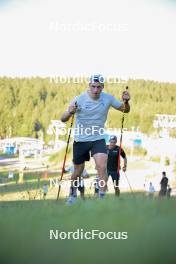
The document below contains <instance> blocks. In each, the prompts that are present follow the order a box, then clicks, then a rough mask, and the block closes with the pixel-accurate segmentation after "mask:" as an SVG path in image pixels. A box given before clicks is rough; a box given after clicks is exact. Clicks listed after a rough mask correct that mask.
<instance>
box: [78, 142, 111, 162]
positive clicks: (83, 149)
mask: <svg viewBox="0 0 176 264" xmlns="http://www.w3.org/2000/svg"><path fill="white" fill-rule="evenodd" d="M90 152H91V157H92V156H93V155H95V154H96V153H105V154H107V148H106V143H105V140H104V139H100V140H96V141H87V142H76V141H74V143H73V163H74V164H76V165H79V164H82V163H84V162H85V161H89V160H90Z"/></svg>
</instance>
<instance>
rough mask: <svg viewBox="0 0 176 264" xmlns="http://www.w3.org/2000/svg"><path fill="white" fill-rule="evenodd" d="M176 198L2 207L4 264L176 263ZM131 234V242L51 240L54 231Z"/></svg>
mask: <svg viewBox="0 0 176 264" xmlns="http://www.w3.org/2000/svg"><path fill="white" fill-rule="evenodd" d="M175 209H176V203H175V199H174V198H171V199H168V200H167V199H166V200H165V199H164V200H160V199H157V198H155V199H149V198H148V197H145V196H143V195H142V194H136V198H135V199H134V198H133V197H132V196H131V194H122V195H121V198H120V199H118V198H117V199H116V198H115V197H114V196H107V197H106V198H105V199H104V200H99V199H87V200H85V201H81V200H79V199H78V201H77V203H76V204H74V205H73V206H71V207H69V206H66V205H65V200H59V201H58V202H56V201H54V200H53V201H52V200H46V201H18V202H3V203H0V215H1V218H0V234H1V241H2V243H1V247H0V256H1V260H2V261H1V262H2V263H120V264H121V263H122V264H123V263H125V264H126V263H147V264H148V263H150V264H152V263H153V264H156V263H159V264H162V263H175V261H176V256H175V254H176V253H175V237H176V228H175V219H176V210H175ZM77 228H79V229H81V228H83V229H84V230H85V231H89V230H91V229H98V230H100V231H105V232H108V231H116V232H122V231H126V232H128V239H127V240H98V239H95V240H50V239H49V230H50V229H53V230H55V229H58V230H60V231H76V229H77Z"/></svg>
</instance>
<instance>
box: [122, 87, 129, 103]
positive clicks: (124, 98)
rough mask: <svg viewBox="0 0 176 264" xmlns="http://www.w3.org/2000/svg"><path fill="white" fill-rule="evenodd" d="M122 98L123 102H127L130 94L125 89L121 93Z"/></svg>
mask: <svg viewBox="0 0 176 264" xmlns="http://www.w3.org/2000/svg"><path fill="white" fill-rule="evenodd" d="M122 100H123V101H124V102H128V101H129V100H130V94H129V92H128V91H127V90H126V91H124V92H123V93H122Z"/></svg>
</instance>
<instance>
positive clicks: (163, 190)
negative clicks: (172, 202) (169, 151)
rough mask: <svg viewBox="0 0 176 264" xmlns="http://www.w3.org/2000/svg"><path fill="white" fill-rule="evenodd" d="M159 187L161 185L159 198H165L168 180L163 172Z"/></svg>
mask: <svg viewBox="0 0 176 264" xmlns="http://www.w3.org/2000/svg"><path fill="white" fill-rule="evenodd" d="M160 185H161V189H160V192H159V196H166V194H167V186H168V178H167V177H166V172H165V171H163V172H162V179H161V182H160Z"/></svg>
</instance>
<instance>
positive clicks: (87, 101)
mask: <svg viewBox="0 0 176 264" xmlns="http://www.w3.org/2000/svg"><path fill="white" fill-rule="evenodd" d="M75 102H77V105H78V108H77V111H76V122H75V129H74V140H75V141H76V142H85V141H95V140H99V139H103V138H104V124H105V122H106V119H107V114H108V110H109V108H110V106H112V107H113V108H115V109H118V108H119V107H120V106H121V105H122V102H120V101H118V100H116V99H115V97H114V96H112V95H111V94H108V93H104V92H101V94H100V97H99V99H98V100H93V99H92V98H91V97H90V96H89V94H88V92H87V91H86V92H84V93H82V94H80V95H79V96H76V97H75V98H74V99H73V101H72V102H71V103H70V105H73V104H75Z"/></svg>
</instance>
